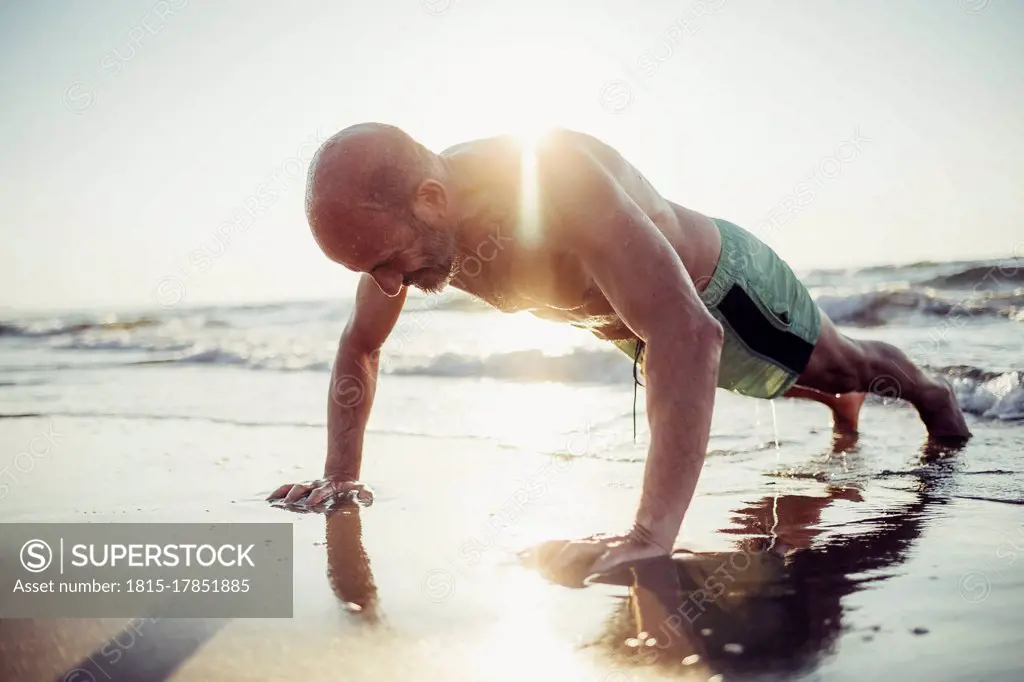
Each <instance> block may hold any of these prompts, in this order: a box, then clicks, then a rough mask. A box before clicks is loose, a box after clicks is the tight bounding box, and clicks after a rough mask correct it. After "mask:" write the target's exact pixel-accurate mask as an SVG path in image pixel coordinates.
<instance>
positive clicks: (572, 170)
mask: <svg viewBox="0 0 1024 682" xmlns="http://www.w3.org/2000/svg"><path fill="white" fill-rule="evenodd" d="M552 165H553V170H552V171H551V173H550V175H551V178H550V183H549V184H548V186H549V187H552V188H554V189H555V190H556V191H555V192H553V193H552V195H553V197H564V199H558V200H557V202H558V205H557V207H556V208H555V209H553V210H554V212H555V214H556V220H558V224H557V226H555V227H554V228H553V230H554V232H555V233H556V234H557V238H558V239H560V240H564V241H565V247H566V248H568V249H571V250H572V251H573V252H575V253H576V254H577V255H578V256H579V257H580V259H581V260H582V262H583V264H584V265H585V267H586V269H587V270H588V272H589V274H590V276H591V277H592V278H593V279H594V281H595V282H596V283H597V284H598V286H599V287H600V288H601V290H602V292H603V293H604V295H605V296H606V297H607V299H608V301H609V303H611V305H612V306H613V307H614V309H615V311H616V313H618V315H619V317H620V318H621V319H622V321H623V322H625V323H626V325H628V326H629V328H630V329H631V330H632V331H633V332H634V333H635V334H636V335H637V337H638V338H640V339H643V341H644V342H645V343H646V345H647V348H646V356H645V363H646V364H645V373H646V378H647V382H646V385H647V415H648V420H649V424H650V430H651V445H650V450H649V452H648V455H647V464H646V467H645V470H644V483H643V493H642V496H641V499H640V505H639V508H638V510H637V514H636V521H635V526H634V532H635V534H636V535H638V536H639V537H641V538H642V539H645V540H648V541H653V542H654V543H656V544H657V545H659V546H661V547H662V548H663V549H665V550H666V551H669V550H671V547H672V543H673V542H674V541H675V538H676V536H677V535H678V533H679V528H680V526H681V525H682V521H683V516H684V515H685V513H686V509H687V508H688V507H689V505H690V500H691V499H692V497H693V493H694V489H695V488H696V485H697V479H698V477H699V475H700V471H701V468H702V466H703V462H704V455H705V452H706V451H707V444H708V437H709V433H710V429H711V414H712V408H713V406H714V397H715V387H716V384H717V380H718V362H719V355H720V352H721V346H722V328H721V325H720V324H719V323H718V321H717V320H715V319H714V318H713V317H712V316H711V315H710V313H708V311H707V309H706V308H705V307H704V305H703V303H702V302H701V301H700V299H699V297H698V295H697V292H696V290H695V288H694V286H693V282H692V281H691V280H690V277H689V275H688V274H687V272H686V269H685V268H684V267H683V264H682V261H681V260H680V259H679V256H678V254H676V252H675V251H674V249H673V248H672V246H671V245H670V244H669V243H668V241H667V240H666V239H665V237H664V235H662V234H661V232H660V231H659V230H658V228H657V227H656V226H655V225H654V224H653V223H652V222H651V220H650V218H648V216H647V215H646V214H645V213H644V212H643V210H641V209H640V207H639V206H637V204H636V203H635V202H634V201H633V200H632V199H631V198H630V197H629V196H628V195H627V194H626V193H625V192H624V191H623V190H622V189H621V187H620V186H619V184H618V183H617V182H616V181H615V180H614V178H613V177H611V175H610V174H609V173H608V172H606V171H605V169H604V168H603V167H602V166H601V165H600V164H599V163H597V162H596V161H595V160H594V159H592V158H590V157H589V155H588V154H587V153H586V152H585V151H573V150H571V149H570V150H567V151H565V152H564V153H560V154H559V156H558V158H557V160H555V161H554V162H553V164H552Z"/></svg>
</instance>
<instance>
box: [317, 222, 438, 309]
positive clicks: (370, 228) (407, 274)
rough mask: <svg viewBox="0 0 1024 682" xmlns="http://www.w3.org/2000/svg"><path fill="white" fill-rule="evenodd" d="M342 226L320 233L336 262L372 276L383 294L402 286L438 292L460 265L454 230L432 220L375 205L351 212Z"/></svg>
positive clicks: (327, 250)
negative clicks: (395, 212) (394, 211)
mask: <svg viewBox="0 0 1024 682" xmlns="http://www.w3.org/2000/svg"><path fill="white" fill-rule="evenodd" d="M346 222H348V225H346V226H345V229H344V230H343V231H342V230H330V231H328V233H327V234H324V235H316V238H317V243H318V244H320V248H321V249H322V250H323V251H324V253H325V254H326V255H327V256H328V257H329V258H330V259H331V260H333V261H335V262H337V263H341V264H342V265H344V266H345V267H347V268H349V269H350V270H353V271H356V272H365V273H368V274H369V275H370V276H372V277H373V278H374V279H375V280H376V281H377V284H378V286H380V288H381V290H382V291H384V293H386V294H388V295H390V296H394V295H396V294H397V293H398V292H399V291H400V287H401V285H405V286H415V287H417V288H419V289H421V290H422V291H424V292H427V293H438V292H440V291H442V290H443V289H444V288H445V286H446V285H447V284H448V283H449V282H450V281H451V279H452V277H453V276H454V275H455V272H456V270H457V267H458V255H457V253H456V245H455V231H454V229H451V228H450V227H449V226H444V225H442V226H435V225H430V224H428V223H426V222H424V221H422V220H419V219H418V218H416V216H415V215H413V214H412V213H411V212H409V213H408V214H407V215H396V214H394V213H392V212H389V211H384V210H381V209H377V208H360V209H357V210H354V211H351V212H350V213H349V215H348V218H347V220H346Z"/></svg>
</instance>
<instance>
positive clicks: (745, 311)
mask: <svg viewBox="0 0 1024 682" xmlns="http://www.w3.org/2000/svg"><path fill="white" fill-rule="evenodd" d="M714 221H715V223H716V224H717V225H718V230H719V232H720V233H721V235H722V252H721V254H720V256H719V258H718V265H717V267H716V268H715V272H714V274H713V275H712V276H711V280H710V281H709V282H708V284H707V287H705V289H704V291H703V292H701V294H700V299H701V301H703V302H704V305H706V306H707V308H708V310H709V311H710V312H711V314H712V315H713V316H714V317H715V319H717V320H718V321H719V322H720V323H721V324H722V328H723V329H724V330H725V340H724V343H723V345H722V356H721V362H720V365H719V369H718V387H719V388H724V389H726V390H729V391H733V392H735V393H739V394H741V395H746V396H750V397H753V398H765V399H772V398H777V397H778V396H780V395H782V394H783V393H785V392H786V391H788V390H789V389H790V388H791V387H792V386H793V384H795V383H796V380H797V378H798V377H799V376H800V374H801V373H802V372H803V371H804V368H806V367H807V363H808V361H809V360H810V358H811V352H812V351H813V350H814V345H815V344H816V343H817V341H818V334H819V332H820V331H821V312H820V311H819V310H818V306H817V304H815V303H814V300H813V299H811V295H810V294H809V293H808V292H807V289H806V288H805V287H804V285H803V284H801V283H800V281H799V280H798V279H797V278H796V275H794V274H793V271H792V270H791V269H790V268H789V266H788V265H786V264H785V263H784V262H783V261H782V259H781V258H779V256H778V255H777V254H776V253H775V252H774V251H772V250H771V249H770V248H769V247H768V246H767V245H766V244H764V243H763V242H761V240H759V239H758V238H757V237H755V236H754V235H752V234H750V233H749V232H747V231H746V230H744V229H743V228H741V227H739V226H738V225H735V224H733V223H730V222H728V221H726V220H720V219H717V218H715V219H714ZM613 343H615V345H616V346H618V347H619V348H620V349H621V350H622V351H623V352H624V353H626V354H627V355H629V357H630V358H634V359H638V360H639V361H640V362H641V363H642V361H643V344H642V343H640V344H639V349H638V343H637V340H636V339H631V340H622V341H614V342H613ZM638 350H639V352H638Z"/></svg>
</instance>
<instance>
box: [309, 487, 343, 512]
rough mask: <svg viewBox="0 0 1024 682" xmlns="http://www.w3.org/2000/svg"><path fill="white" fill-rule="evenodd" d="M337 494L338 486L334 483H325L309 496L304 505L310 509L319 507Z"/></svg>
mask: <svg viewBox="0 0 1024 682" xmlns="http://www.w3.org/2000/svg"><path fill="white" fill-rule="evenodd" d="M337 494H338V486H336V485H335V484H334V483H325V484H324V485H322V486H320V487H319V488H317V489H316V490H314V491H313V492H311V493H310V494H309V499H308V500H306V504H308V505H309V506H310V507H319V506H320V505H321V504H323V503H324V502H326V501H327V500H328V499H330V498H331V497H333V496H334V495H337Z"/></svg>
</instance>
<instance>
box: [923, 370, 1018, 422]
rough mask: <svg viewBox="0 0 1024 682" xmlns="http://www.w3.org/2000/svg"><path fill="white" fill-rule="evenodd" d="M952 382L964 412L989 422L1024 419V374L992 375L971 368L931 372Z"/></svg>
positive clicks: (1002, 373) (1005, 373) (985, 371)
mask: <svg viewBox="0 0 1024 682" xmlns="http://www.w3.org/2000/svg"><path fill="white" fill-rule="evenodd" d="M932 371H933V372H936V373H938V374H941V375H942V376H944V377H946V379H948V380H949V383H950V384H951V385H952V386H953V392H954V393H955V394H956V400H957V402H958V403H960V408H961V409H962V410H963V411H964V412H968V413H970V414H975V415H978V416H980V417H985V418H988V419H998V420H1000V421H1012V420H1017V419H1024V372H1021V371H1019V370H1018V371H1013V372H990V371H988V370H984V369H981V368H979V367H971V366H970V365H953V366H950V367H939V368H935V369H933V370H932Z"/></svg>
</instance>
